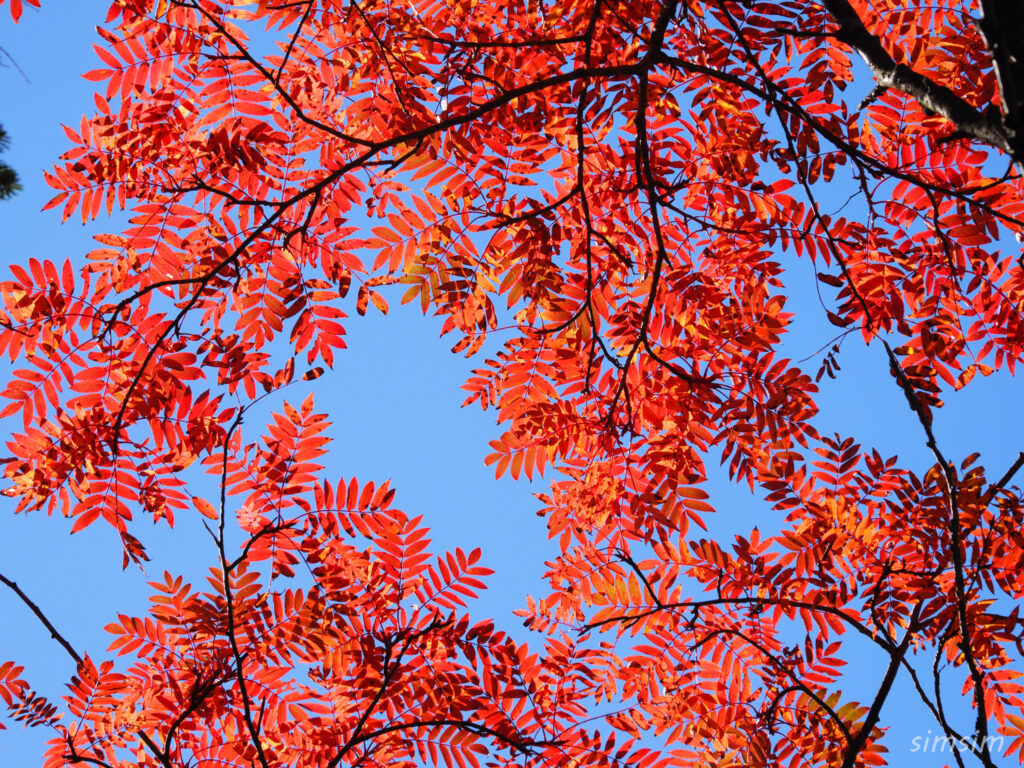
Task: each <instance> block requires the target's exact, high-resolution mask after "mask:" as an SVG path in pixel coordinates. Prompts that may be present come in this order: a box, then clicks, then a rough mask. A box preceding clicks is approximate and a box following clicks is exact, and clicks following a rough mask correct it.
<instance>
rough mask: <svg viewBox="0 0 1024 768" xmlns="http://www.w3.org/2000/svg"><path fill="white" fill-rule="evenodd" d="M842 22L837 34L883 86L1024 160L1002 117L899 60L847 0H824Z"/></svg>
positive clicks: (964, 131)
mask: <svg viewBox="0 0 1024 768" xmlns="http://www.w3.org/2000/svg"><path fill="white" fill-rule="evenodd" d="M821 4H822V5H823V6H825V8H826V9H827V10H828V12H829V13H830V14H832V18H833V19H835V21H836V23H837V24H838V25H839V30H838V31H837V32H836V33H835V37H836V39H837V40H839V41H840V42H843V43H846V44H847V45H849V46H850V47H851V48H853V49H854V50H856V51H857V53H859V54H860V57H861V58H862V59H863V60H864V63H865V64H867V65H868V68H869V69H870V70H871V72H872V74H874V76H875V80H876V81H877V82H878V85H879V86H880V87H881V88H895V89H896V90H899V91H902V92H903V93H905V94H907V95H908V96H911V97H912V98H914V99H916V100H917V102H918V103H919V104H920V105H921V107H922V109H924V110H925V111H928V112H934V113H935V114H937V115H941V116H942V117H944V118H946V119H947V120H949V121H950V122H951V123H953V125H955V126H956V128H957V130H958V131H959V132H960V133H962V134H964V135H965V136H969V137H971V138H973V139H977V140H978V141H980V142H983V143H985V144H988V145H990V146H993V147H996V148H997V149H1000V150H1002V151H1003V152H1005V153H1006V154H1008V155H1010V156H1011V157H1012V158H1013V159H1014V160H1015V161H1017V162H1024V155H1021V154H1020V153H1019V151H1018V149H1019V148H1018V147H1017V146H1015V144H1014V142H1013V141H1012V139H1011V137H1010V136H1009V135H1008V134H1007V131H1006V129H1005V128H1004V127H1003V125H1002V123H1001V121H999V120H998V119H992V118H991V117H989V116H988V115H986V114H982V113H981V112H979V111H978V110H977V109H975V108H974V107H972V106H971V105H970V104H968V103H967V102H966V101H964V100H963V99H962V98H960V97H959V96H957V95H956V94H955V93H954V92H953V91H951V90H950V89H949V88H947V87H946V86H944V85H939V84H938V83H936V82H934V81H932V80H930V79H928V78H927V77H925V76H924V75H921V74H918V73H917V72H915V71H914V70H913V69H911V68H910V67H908V66H906V65H905V64H898V63H897V62H896V60H895V59H893V57H892V56H890V55H889V52H888V51H886V50H885V47H884V46H883V45H882V41H881V40H879V39H878V38H877V37H876V36H875V35H873V34H871V32H869V31H868V28H867V27H865V26H864V22H863V21H861V19H860V16H858V15H857V12H856V11H855V10H854V9H853V6H851V5H850V3H849V2H847V0H821Z"/></svg>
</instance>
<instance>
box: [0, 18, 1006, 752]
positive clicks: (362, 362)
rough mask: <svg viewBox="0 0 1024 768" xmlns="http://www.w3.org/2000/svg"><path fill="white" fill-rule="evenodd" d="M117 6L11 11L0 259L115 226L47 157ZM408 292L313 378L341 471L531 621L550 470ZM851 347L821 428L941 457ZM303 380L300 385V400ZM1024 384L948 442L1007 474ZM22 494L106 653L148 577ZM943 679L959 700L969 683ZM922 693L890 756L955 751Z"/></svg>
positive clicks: (43, 656) (188, 564) (953, 424)
mask: <svg viewBox="0 0 1024 768" xmlns="http://www.w3.org/2000/svg"><path fill="white" fill-rule="evenodd" d="M107 5H108V4H107V3H106V2H104V1H103V0H97V1H95V2H80V3H69V2H59V1H58V0H51V1H50V2H49V3H47V4H44V7H43V8H42V9H41V10H37V9H33V8H27V9H26V13H25V16H24V18H23V19H22V23H21V24H20V25H18V26H17V27H15V26H14V25H12V24H11V22H10V19H9V17H8V16H7V11H6V8H4V9H3V10H2V11H0V45H2V46H3V48H4V49H5V50H6V51H7V52H8V53H9V54H10V55H11V56H12V57H13V59H14V60H15V61H16V62H17V64H18V66H19V67H20V68H21V70H23V71H24V74H25V75H26V76H27V78H28V82H26V80H25V79H23V78H22V76H21V75H20V74H19V72H18V70H17V69H16V68H14V67H13V66H7V67H6V68H4V69H0V84H2V88H3V91H4V99H3V102H2V103H0V122H2V123H3V124H4V126H5V127H6V128H7V130H8V132H9V134H10V135H11V139H12V146H11V148H10V150H9V151H8V152H7V153H6V155H5V159H6V161H7V162H8V163H9V164H11V165H13V166H15V167H16V168H17V169H18V170H19V172H20V174H21V176H22V182H23V184H24V187H25V188H24V190H23V191H22V192H21V193H20V194H19V195H18V196H17V197H16V198H15V199H14V200H12V201H10V202H6V203H2V204H0V227H2V230H0V231H3V233H4V238H3V246H2V248H3V250H2V253H0V258H2V260H3V261H4V262H5V263H11V262H22V261H25V260H27V259H28V258H29V257H36V258H41V259H42V258H47V259H52V260H58V261H59V260H63V259H64V258H65V257H72V258H80V257H81V255H82V254H83V253H84V252H86V251H87V250H89V249H90V248H91V247H92V245H93V241H92V240H91V235H92V234H94V233H96V232H100V231H116V230H117V228H118V224H117V222H116V221H115V222H110V221H104V220H100V221H98V222H96V223H95V224H93V225H90V226H89V227H83V226H82V225H81V224H78V223H75V222H74V221H73V220H72V221H71V222H69V223H68V224H67V225H63V226H62V225H60V223H59V216H58V215H57V214H56V213H55V212H49V213H40V208H41V207H42V205H43V204H44V203H45V202H46V201H47V200H48V199H49V198H50V197H51V196H52V193H51V191H50V190H49V189H48V188H47V187H46V185H45V183H44V182H43V180H42V176H41V171H42V170H43V169H44V168H49V167H50V166H51V165H52V164H53V162H54V161H55V159H56V157H57V156H58V155H59V154H60V152H61V151H62V150H63V148H64V147H65V146H66V138H65V136H64V133H63V131H62V129H61V127H60V124H61V123H62V122H63V123H70V124H75V123H77V122H78V120H79V118H80V116H81V114H83V112H91V110H92V95H91V94H92V88H91V84H90V83H88V82H87V81H85V80H83V79H81V78H80V77H79V73H80V72H82V71H85V70H87V69H90V68H93V67H94V66H95V63H94V62H95V58H94V56H93V54H92V52H91V45H92V42H93V39H94V37H95V35H94V33H93V28H94V26H95V25H96V24H99V23H101V22H102V21H103V16H104V15H105V10H106V7H107ZM7 63H8V64H10V62H9V61H8V62H7ZM786 282H787V286H788V287H790V288H791V289H792V290H793V291H794V292H795V293H797V294H801V293H802V294H804V298H803V299H797V300H795V301H794V303H793V305H792V306H791V308H794V307H795V309H796V310H797V311H798V313H799V312H800V311H801V309H803V310H810V309H811V308H812V306H813V301H814V300H813V299H812V300H811V301H808V299H807V294H808V292H809V291H813V287H812V286H813V269H812V267H811V265H809V264H807V263H797V264H796V265H794V266H793V267H791V268H790V269H789V271H788V272H787V276H786ZM811 295H812V296H813V294H811ZM397 303H398V302H397V301H392V313H391V316H390V317H388V318H380V317H379V316H378V315H373V314H372V313H371V317H368V318H358V317H354V318H351V319H350V320H349V321H348V322H347V325H346V328H347V331H348V341H349V347H350V348H349V349H348V350H347V351H345V352H343V353H341V354H339V355H338V362H337V366H336V369H335V371H334V372H333V373H332V374H330V375H329V377H326V378H325V379H321V380H320V382H318V383H317V386H316V387H315V391H316V392H317V397H318V407H319V410H326V411H327V412H329V413H330V414H331V418H332V420H333V421H334V424H335V426H334V428H333V430H332V432H331V434H332V436H333V437H334V438H335V442H334V444H333V450H332V453H331V455H330V456H329V461H328V464H329V469H328V472H327V475H328V476H330V477H339V476H341V477H351V476H353V475H355V476H357V477H359V479H360V480H361V481H363V482H365V481H368V480H373V481H376V482H380V481H383V480H385V479H387V478H391V479H392V482H393V485H394V487H396V488H397V491H398V495H397V499H396V503H397V505H398V506H400V507H401V508H402V509H404V510H406V511H407V512H409V513H410V514H413V515H418V514H423V515H425V516H426V518H425V519H426V522H427V524H428V525H430V526H431V527H432V528H434V532H435V535H434V536H433V538H434V542H435V544H434V547H433V549H434V551H441V550H443V549H446V548H454V547H455V546H461V547H463V548H464V549H467V550H468V549H471V548H473V547H476V546H482V547H483V549H484V564H486V565H488V566H489V567H491V568H493V569H495V571H496V574H495V576H494V577H492V578H491V579H490V589H489V590H488V592H487V594H486V595H485V598H484V599H483V600H482V601H481V602H480V603H477V604H476V605H474V606H473V614H474V615H475V616H476V618H481V619H482V618H485V617H494V618H496V619H497V620H498V624H499V626H503V627H505V628H506V629H509V630H517V628H518V627H519V621H518V620H517V619H516V618H515V617H512V616H511V615H510V612H511V611H512V610H513V609H515V608H518V607H520V606H521V605H522V604H523V596H524V595H525V594H526V593H527V592H533V593H535V594H536V593H538V592H541V591H542V589H543V588H542V586H541V585H540V582H539V576H540V574H541V573H542V572H543V570H544V565H543V563H544V560H545V559H547V558H549V557H550V556H552V554H553V552H554V550H553V548H552V546H551V545H550V544H549V543H548V542H547V540H546V532H545V528H544V523H543V521H542V520H541V519H539V518H538V517H537V516H536V515H535V514H534V512H535V510H536V508H537V506H538V505H537V503H536V501H535V500H534V499H533V498H532V493H533V492H534V491H537V490H540V489H541V488H540V487H539V486H540V485H541V484H543V481H541V483H540V484H537V485H536V486H535V487H533V488H531V487H530V486H529V485H528V484H527V483H525V482H520V483H515V482H512V481H509V480H504V481H501V482H495V480H494V477H493V472H492V470H491V469H489V468H487V467H485V466H484V465H483V457H484V455H485V454H486V453H487V450H488V449H487V441H488V440H490V439H494V438H495V437H496V436H497V434H498V430H497V428H496V426H495V424H494V417H493V414H492V413H490V412H488V413H483V412H481V411H480V410H479V409H478V408H476V407H473V408H466V409H462V408H460V407H459V406H460V403H461V402H462V399H463V394H464V393H462V391H461V390H460V388H459V387H460V385H461V383H462V381H463V380H464V378H465V376H466V374H467V373H468V371H469V369H470V368H472V367H477V366H479V364H480V360H479V359H477V360H469V361H467V360H466V359H465V358H462V357H460V356H454V355H451V354H449V353H448V349H449V347H450V342H448V341H447V340H445V339H439V338H438V327H437V323H436V322H435V321H433V320H431V319H424V318H423V317H422V316H421V315H420V313H419V311H418V310H417V309H415V308H412V307H398V306H396V305H397ZM807 316H808V318H814V319H800V320H798V322H797V323H796V325H795V327H794V329H793V334H792V336H791V338H790V340H789V342H788V343H787V353H788V354H790V355H791V356H793V357H794V358H800V357H803V356H805V355H809V354H811V353H812V352H814V350H815V349H816V347H817V346H818V344H819V343H820V341H821V338H822V330H821V328H820V327H819V326H818V324H817V323H818V320H817V319H816V318H820V312H809V311H808V312H807ZM841 363H842V365H843V370H842V372H841V377H840V380H839V381H838V382H835V383H833V382H829V381H827V380H826V381H825V382H824V383H823V391H822V393H821V395H820V397H819V404H820V406H821V409H822V414H823V415H822V417H821V419H819V421H818V422H817V426H818V428H819V429H820V430H821V431H823V432H826V433H830V432H832V431H839V432H843V433H847V434H853V435H854V436H856V437H857V438H858V440H859V441H860V442H862V443H864V444H868V445H874V446H875V447H877V448H878V449H879V450H880V451H881V452H882V453H883V454H887V455H888V454H896V453H898V454H900V455H901V456H903V457H905V458H906V459H908V460H909V462H910V463H912V464H913V466H914V468H915V469H918V470H922V471H923V470H924V469H925V468H926V467H927V465H928V464H929V463H930V462H931V458H930V456H929V454H928V453H927V451H926V450H925V448H924V445H923V435H922V434H921V431H920V427H919V425H918V424H917V422H916V419H915V418H914V417H913V415H912V414H910V412H909V411H908V410H907V408H906V404H905V401H904V400H903V396H902V394H901V393H900V391H899V390H898V389H897V387H896V386H895V384H892V383H891V380H890V379H888V377H887V375H886V374H885V371H886V368H887V362H886V361H885V358H884V352H883V350H882V349H881V348H880V347H874V348H865V347H864V345H863V344H862V342H860V341H859V339H858V338H855V337H851V338H850V339H849V340H848V341H847V342H846V345H845V346H844V353H843V356H842V358H841ZM3 365H4V364H2V363H0V366H3ZM3 370H5V369H4V368H3V367H0V375H3V374H2V371H3ZM300 397H301V394H300V393H296V394H295V395H290V394H289V395H288V398H289V399H291V400H296V399H299V398H300ZM1019 401H1020V398H1019V396H1018V391H1017V389H1016V387H1015V386H1014V385H1013V383H1012V382H1010V381H1009V380H1008V379H1007V378H1005V377H1004V378H998V377H993V378H992V379H988V380H983V381H979V382H977V383H976V384H974V385H973V386H972V387H971V391H970V394H969V395H966V396H965V395H957V396H955V397H953V398H951V399H950V402H949V405H948V406H947V407H946V408H944V409H943V410H942V411H941V412H939V413H938V414H937V415H936V431H937V434H938V436H939V439H940V441H941V442H942V444H943V446H944V450H946V452H947V454H948V455H950V456H951V457H952V458H955V459H960V458H963V457H964V456H966V455H968V454H970V453H972V452H974V451H981V452H982V454H983V459H984V460H985V463H986V464H987V465H988V467H989V472H990V475H991V476H992V477H996V476H998V475H999V474H1001V473H1002V472H1003V470H1004V469H1005V468H1006V467H1007V466H1009V464H1010V463H1012V461H1013V458H1014V456H1015V455H1016V453H1017V451H1018V450H1020V449H1021V448H1024V443H1021V442H1020V439H1019V434H1020V427H1021V426H1022V421H1021V418H1020V416H1021V410H1020V404H1019ZM710 490H711V493H712V501H713V502H715V503H716V505H717V506H718V507H719V509H720V510H721V511H720V513H719V516H718V518H719V519H717V520H716V521H715V523H714V525H713V526H712V530H714V531H726V530H733V531H744V532H745V531H747V530H749V528H750V526H751V525H752V524H756V521H758V520H763V521H764V523H765V525H763V526H762V530H763V531H765V532H769V531H770V530H771V521H773V520H774V519H775V516H774V515H772V514H770V513H768V512H767V510H766V509H765V507H764V505H763V504H761V503H760V502H759V501H758V500H757V499H755V498H754V497H752V496H751V495H750V493H749V492H747V491H746V489H745V488H739V487H736V486H730V485H728V484H727V483H726V482H724V472H720V473H717V478H716V479H715V480H714V481H713V483H712V487H711V489H710ZM12 510H13V504H12V503H11V502H10V501H8V500H5V499H0V572H3V573H4V574H5V575H7V576H8V577H10V578H14V579H16V580H17V581H18V582H19V584H21V586H23V587H24V588H25V589H26V591H27V592H28V593H29V594H30V595H31V596H32V597H33V598H34V599H36V600H37V601H38V602H39V603H40V605H41V606H42V607H43V608H44V609H45V610H46V612H47V613H48V614H49V616H50V617H51V619H52V620H53V621H54V623H55V624H56V625H57V626H58V627H59V628H60V629H61V630H62V631H63V632H64V633H65V634H66V635H67V636H68V637H69V639H71V640H72V642H73V643H74V644H75V645H76V646H78V647H79V648H80V649H84V650H88V651H90V652H91V653H93V654H94V655H97V654H100V653H101V652H102V651H103V650H104V649H105V647H106V644H107V641H106V639H105V636H104V635H103V632H102V627H103V626H104V625H105V624H107V623H108V622H109V621H111V620H112V619H113V617H114V615H115V614H116V613H118V612H124V613H137V612H141V611H142V610H144V606H145V601H146V598H147V596H148V590H147V588H146V587H145V581H146V579H147V576H146V575H145V574H142V573H139V572H138V571H137V570H135V569H129V570H128V571H125V572H122V571H121V567H120V565H121V558H120V547H119V545H118V543H117V541H116V538H115V537H114V536H113V535H112V534H111V533H110V532H109V531H108V530H106V529H105V528H104V527H103V526H93V527H92V528H90V529H87V530H86V531H85V532H83V533H81V534H78V535H76V536H75V537H73V538H72V537H70V536H69V535H68V533H67V531H68V530H69V526H68V525H67V523H66V521H64V520H62V519H48V518H46V517H44V516H41V515H35V516H31V517H24V516H18V517H15V516H13V515H11V514H10V512H11V511H12ZM136 532H137V533H138V534H139V535H140V537H141V538H143V539H144V540H145V541H146V543H147V544H148V545H149V546H150V549H151V555H152V556H153V563H152V564H151V565H150V566H149V567H148V571H149V578H152V577H155V576H158V575H159V574H160V573H161V572H162V571H163V570H164V569H165V568H166V569H168V570H171V571H174V572H182V573H185V575H186V576H187V577H189V578H192V579H196V578H197V577H201V576H202V575H203V573H204V572H205V569H206V567H207V566H208V565H209V564H210V563H211V562H212V560H213V555H214V551H213V548H212V545H211V544H209V541H208V539H207V538H206V537H205V534H204V533H203V532H202V529H201V528H200V526H199V522H198V520H197V519H195V517H192V518H190V516H188V515H183V516H181V519H180V521H179V524H178V527H177V528H176V529H175V531H174V533H173V534H172V535H168V534H167V533H166V529H165V528H163V527H161V528H160V529H159V530H157V531H153V532H151V533H150V534H149V535H147V531H146V529H145V527H142V528H140V530H139V531H136ZM0 616H2V617H3V618H2V619H0V662H2V661H4V660H6V659H8V658H12V659H15V660H17V661H18V662H19V663H23V664H25V666H26V667H28V675H29V676H30V679H32V680H33V682H34V683H35V684H36V685H37V686H38V687H39V688H40V689H41V692H43V693H48V694H51V695H59V693H60V691H61V687H60V686H61V684H62V682H63V680H64V679H66V677H67V675H68V674H69V673H70V672H71V671H72V670H71V667H70V664H69V663H67V659H66V657H65V656H64V655H63V654H62V652H61V651H60V649H59V647H58V646H57V645H56V644H55V643H53V642H52V641H51V640H50V639H49V638H48V636H47V633H46V632H45V631H44V630H43V629H42V627H40V626H38V624H37V623H35V622H34V620H33V619H32V617H31V616H30V615H29V614H28V612H27V611H26V610H25V609H24V607H23V606H22V605H21V604H20V603H19V602H17V601H16V600H15V599H14V598H13V596H12V595H10V594H9V593H8V592H3V593H0ZM520 636H522V635H520ZM539 639H540V638H538V640H539ZM849 669H850V670H851V675H850V680H849V684H850V687H851V688H852V689H856V688H857V687H858V686H865V690H870V687H871V686H872V685H873V683H874V681H875V680H876V679H877V678H878V677H879V676H880V674H881V671H882V664H881V659H880V657H879V655H878V654H876V653H874V652H872V651H868V650H865V652H864V653H863V655H858V656H857V658H856V659H855V662H854V664H853V665H852V666H851V667H850V668H849ZM946 693H947V696H948V697H949V698H951V699H952V698H955V697H956V695H957V692H954V691H947V692H946ZM920 709H921V708H920V706H919V705H917V703H916V697H914V695H913V693H912V692H911V691H910V689H909V687H907V686H906V685H905V684H903V685H901V687H898V688H897V690H896V692H895V694H894V696H893V698H892V699H891V700H890V702H889V703H888V704H887V706H886V710H885V713H884V715H883V722H884V723H887V724H890V725H892V726H893V732H892V738H891V739H890V742H889V747H890V750H891V755H890V759H891V760H892V762H893V764H897V765H908V766H917V765H922V766H924V765H942V764H944V763H945V762H947V761H946V760H943V759H941V755H934V754H925V753H924V751H921V750H919V751H917V752H911V751H910V749H911V740H912V739H913V738H914V737H915V736H918V737H924V736H926V735H928V733H929V729H931V732H932V733H933V732H934V731H935V726H934V725H933V724H932V723H930V722H929V720H928V719H927V718H924V717H922V716H921V715H920ZM45 736H46V734H45V733H43V732H39V733H36V732H33V731H22V730H20V729H19V728H17V727H13V728H11V729H10V730H9V731H6V732H2V733H0V756H2V764H3V765H12V766H21V767H23V768H30V766H33V765H36V764H38V757H39V754H40V752H41V738H45Z"/></svg>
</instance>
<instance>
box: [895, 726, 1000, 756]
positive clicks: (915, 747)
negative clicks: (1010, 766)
mask: <svg viewBox="0 0 1024 768" xmlns="http://www.w3.org/2000/svg"><path fill="white" fill-rule="evenodd" d="M931 734H932V732H931V731H928V733H927V734H925V735H924V736H915V737H914V738H912V739H911V740H910V751H911V752H946V751H949V752H952V751H953V748H954V747H958V748H959V749H961V750H963V751H965V752H975V753H978V752H981V749H982V747H983V746H988V748H989V751H990V752H995V753H996V754H1001V753H1002V750H1003V737H1002V736H986V737H985V738H983V739H975V738H971V739H968V738H962V739H958V738H956V737H955V736H947V735H945V734H942V733H937V734H935V735H934V736H932V735H931Z"/></svg>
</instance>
